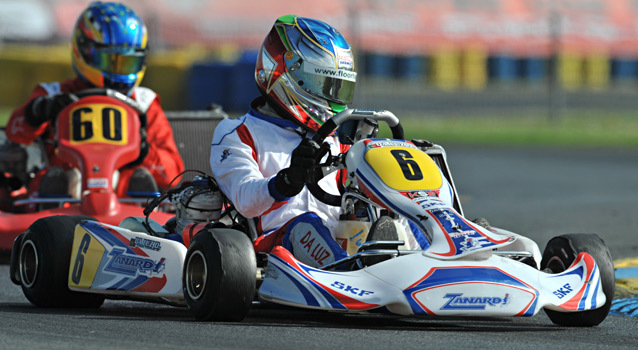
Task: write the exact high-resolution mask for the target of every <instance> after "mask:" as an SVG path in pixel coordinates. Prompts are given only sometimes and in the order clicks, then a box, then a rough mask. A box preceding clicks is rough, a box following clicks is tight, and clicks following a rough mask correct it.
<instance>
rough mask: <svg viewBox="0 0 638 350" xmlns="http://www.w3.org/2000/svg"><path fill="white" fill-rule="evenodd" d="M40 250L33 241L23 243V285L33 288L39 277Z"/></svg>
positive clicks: (21, 252) (21, 256)
mask: <svg viewBox="0 0 638 350" xmlns="http://www.w3.org/2000/svg"><path fill="white" fill-rule="evenodd" d="M38 263H39V261H38V249H37V248H36V246H35V243H33V241H32V240H28V241H26V242H24V243H22V248H21V249H20V279H21V280H22V285H24V286H25V287H27V288H31V286H33V284H34V283H35V280H36V278H37V277H38Z"/></svg>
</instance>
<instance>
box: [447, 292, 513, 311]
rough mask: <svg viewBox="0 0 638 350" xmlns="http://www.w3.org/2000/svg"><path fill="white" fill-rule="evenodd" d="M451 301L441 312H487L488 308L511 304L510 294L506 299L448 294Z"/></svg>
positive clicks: (506, 295)
mask: <svg viewBox="0 0 638 350" xmlns="http://www.w3.org/2000/svg"><path fill="white" fill-rule="evenodd" d="M443 297H444V298H448V299H449V300H448V301H447V303H445V305H443V306H442V307H441V309H440V310H485V308H486V307H487V306H504V305H507V303H509V294H505V296H504V297H476V296H464V295H463V293H447V294H445V295H444V296H443Z"/></svg>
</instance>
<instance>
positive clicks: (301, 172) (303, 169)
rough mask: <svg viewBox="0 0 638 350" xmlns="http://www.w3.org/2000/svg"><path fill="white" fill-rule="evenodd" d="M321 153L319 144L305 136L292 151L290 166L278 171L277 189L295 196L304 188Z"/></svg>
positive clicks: (284, 193) (285, 194)
mask: <svg viewBox="0 0 638 350" xmlns="http://www.w3.org/2000/svg"><path fill="white" fill-rule="evenodd" d="M319 153H320V147H319V144H318V143H317V142H315V141H313V140H312V139H306V138H304V139H303V140H301V142H300V143H299V146H297V148H295V150H294V151H292V158H291V159H290V167H288V168H286V169H283V170H281V171H279V173H277V176H276V177H275V189H276V190H277V192H279V193H280V194H281V195H283V196H285V197H293V196H296V195H297V194H299V192H301V190H302V189H303V187H304V185H305V183H306V179H307V178H308V175H309V174H310V172H311V171H312V169H313V166H314V165H315V163H316V161H317V157H318V156H319Z"/></svg>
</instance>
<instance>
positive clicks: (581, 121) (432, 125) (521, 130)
mask: <svg viewBox="0 0 638 350" xmlns="http://www.w3.org/2000/svg"><path fill="white" fill-rule="evenodd" d="M401 123H402V124H403V128H404V130H405V135H406V138H407V139H412V138H421V139H427V140H430V141H432V142H435V143H440V144H449V143H458V144H476V145H530V146H535V145H545V146H568V147H581V146H587V147H620V148H638V115H631V114H629V113H618V114H608V115H603V114H601V113H595V112H581V113H570V114H565V115H563V116H561V117H560V119H558V120H549V119H548V118H547V117H540V116H534V115H528V116H517V117H493V116H490V117H483V116H473V117H431V118H430V117H427V118H423V117H414V116H405V117H403V118H401ZM381 131H382V132H381V133H380V135H381V136H388V135H389V130H388V129H387V128H381Z"/></svg>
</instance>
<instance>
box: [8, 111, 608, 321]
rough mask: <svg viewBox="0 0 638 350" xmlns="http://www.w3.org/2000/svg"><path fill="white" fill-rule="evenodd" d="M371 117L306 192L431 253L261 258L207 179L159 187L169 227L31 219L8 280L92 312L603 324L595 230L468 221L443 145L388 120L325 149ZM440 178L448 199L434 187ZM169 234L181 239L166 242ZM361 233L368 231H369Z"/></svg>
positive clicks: (402, 246)
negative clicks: (176, 309)
mask: <svg viewBox="0 0 638 350" xmlns="http://www.w3.org/2000/svg"><path fill="white" fill-rule="evenodd" d="M370 120H377V121H384V122H386V123H387V124H388V125H389V126H390V129H391V131H392V136H393V139H374V138H368V137H367V134H366V133H354V134H353V135H354V139H352V141H353V145H352V147H351V148H350V149H349V151H348V152H347V153H346V154H340V155H330V154H328V155H327V156H324V157H323V158H322V159H325V161H324V162H323V163H320V160H319V159H318V160H317V163H318V164H317V166H316V171H314V172H313V176H311V177H310V179H309V180H308V182H307V185H308V187H309V189H310V190H311V192H313V194H314V195H315V197H317V198H318V199H320V200H322V201H324V202H326V203H327V204H330V205H340V206H341V207H342V211H343V212H344V215H343V216H344V218H352V215H354V216H355V217H356V216H357V215H358V216H359V217H358V218H357V219H355V220H357V221H364V222H365V221H367V222H374V221H375V220H379V214H380V213H383V216H384V217H390V218H394V219H393V220H399V219H401V218H407V219H408V220H410V221H411V222H413V223H414V224H416V225H417V226H418V228H419V229H420V230H421V231H422V232H424V233H425V234H426V235H427V238H428V241H429V246H428V247H427V248H426V249H409V247H406V243H405V241H404V240H385V241H378V240H377V241H375V240H368V239H364V240H363V242H362V243H360V244H358V245H357V250H356V252H355V253H354V254H351V255H349V256H347V257H346V258H344V259H341V260H338V261H335V262H332V263H329V264H327V265H324V266H321V267H319V268H315V267H311V266H308V265H305V264H303V263H301V262H300V261H298V260H297V259H296V258H295V257H294V256H293V255H292V254H291V253H290V252H289V251H288V250H286V249H285V248H283V247H280V246H278V247H275V248H274V249H273V250H272V251H271V252H270V253H269V254H267V255H266V256H263V255H261V254H258V255H257V256H256V255H255V252H254V250H253V246H252V244H251V239H254V238H255V233H256V230H255V227H254V224H252V223H253V221H252V220H251V219H245V218H242V217H240V216H239V215H237V213H236V212H234V209H233V208H232V204H231V203H227V202H226V203H225V201H226V200H225V199H223V196H222V195H221V194H220V193H219V190H218V188H217V186H216V184H215V182H214V180H213V179H210V178H205V177H203V178H198V179H197V180H196V181H193V183H190V184H184V185H182V187H180V188H179V189H175V190H174V191H168V192H167V194H166V196H167V197H168V198H169V199H170V200H171V201H172V202H174V203H175V205H176V207H177V216H176V218H175V219H174V220H171V221H170V222H169V223H167V224H165V225H159V224H158V223H156V222H154V221H153V220H152V219H149V218H148V217H146V218H144V217H130V218H127V219H125V220H124V221H123V222H122V223H121V224H120V225H118V226H113V225H109V224H105V223H101V222H98V221H93V220H90V219H89V220H87V219H86V218H83V217H77V216H73V217H50V218H43V219H41V220H39V221H38V222H36V223H34V224H33V225H32V226H31V227H30V228H29V230H27V232H26V233H25V234H24V235H22V236H21V237H20V238H19V240H20V241H21V244H20V246H19V247H18V248H17V249H16V250H14V254H17V258H16V259H12V261H13V260H15V261H16V263H15V264H12V267H11V278H12V280H13V282H14V283H16V284H20V285H21V286H22V289H23V291H24V294H25V295H26V296H27V298H28V299H29V300H30V301H31V302H32V303H33V304H35V305H39V306H75V307H98V306H99V305H101V303H102V301H103V300H104V298H105V297H106V298H127V299H133V300H147V301H156V302H164V303H169V304H173V305H187V306H188V307H189V308H190V310H191V311H192V312H193V314H194V316H195V317H196V318H197V319H198V320H232V321H238V320H241V319H243V318H244V317H245V316H246V315H247V313H248V312H249V310H250V308H251V306H252V305H253V303H254V302H255V301H254V298H255V292H256V296H257V298H258V300H259V301H260V302H262V303H275V304H282V305H287V306H293V307H300V308H309V309H320V310H328V311H339V312H375V311H381V312H386V313H387V312H389V313H393V314H399V315H442V316H533V315H535V314H536V313H538V312H539V311H540V310H541V309H544V310H545V312H546V313H547V314H548V316H549V317H550V319H551V320H552V321H553V322H554V323H556V324H559V325H564V326H594V325H597V324H599V323H600V322H602V321H603V320H604V319H605V317H606V316H607V314H608V312H609V309H610V306H611V301H612V298H613V293H614V269H613V264H612V260H611V256H610V254H609V251H608V249H607V248H606V246H605V244H604V242H603V241H602V240H601V239H600V238H599V237H598V236H597V235H594V234H569V235H563V236H558V237H556V238H553V239H552V240H550V241H549V243H548V244H547V247H546V248H545V250H544V252H543V253H542V254H541V253H540V250H539V249H538V247H537V245H536V244H535V243H534V242H532V241H531V240H530V239H528V238H525V237H523V236H520V235H517V234H514V233H512V232H509V231H506V230H503V229H498V228H494V227H490V226H489V225H487V224H486V223H485V222H484V221H480V220H479V221H476V222H474V221H469V220H467V219H466V218H465V217H464V216H463V215H462V209H461V205H460V203H459V202H458V196H457V194H456V190H455V189H454V184H453V181H452V177H451V174H450V172H449V168H448V166H447V161H446V154H445V151H444V150H443V148H441V147H440V146H438V145H434V144H432V143H429V142H426V141H418V140H413V141H405V140H403V130H402V127H401V125H400V123H399V120H398V119H397V118H396V116H394V114H392V113H390V112H387V111H368V110H352V109H348V110H345V111H343V112H341V113H339V114H338V115H337V116H335V117H333V118H331V119H330V120H328V121H327V122H326V123H325V124H324V125H323V126H322V127H321V129H320V130H319V131H318V132H317V134H316V135H315V136H314V139H315V140H316V141H317V142H319V143H321V142H323V140H324V139H325V138H326V137H327V136H328V135H329V134H331V133H332V132H333V131H334V130H335V129H336V128H337V127H338V126H340V125H342V126H345V125H350V127H351V128H352V122H353V121H354V122H356V121H366V122H369V121H370ZM360 124H362V123H360ZM357 128H358V127H354V128H353V129H355V130H356V129H357ZM359 138H360V139H359ZM344 167H345V169H347V172H348V177H349V180H348V181H347V182H346V184H347V185H346V190H345V193H343V194H341V195H335V194H330V193H327V192H325V191H323V190H322V189H321V188H320V187H319V186H317V180H318V179H319V178H320V177H321V176H323V174H325V173H326V172H330V171H333V170H335V169H340V168H344ZM443 177H445V178H446V180H447V181H448V182H449V183H450V185H451V188H452V190H453V192H454V193H453V194H452V198H453V200H452V201H444V200H442V199H441V198H439V196H438V195H437V193H436V191H433V190H432V188H431V184H435V183H441V182H442V181H443ZM160 198H161V197H160ZM223 203H225V204H223ZM152 204H153V203H152ZM151 209H152V205H151V206H149V208H147V210H151ZM360 209H363V210H360ZM358 213H365V214H361V215H360V214H358ZM360 233H361V232H357V233H356V234H357V235H358V234H360ZM175 234H179V235H181V237H182V240H183V243H178V242H176V241H174V240H171V239H167V238H163V237H170V236H171V235H175ZM407 234H408V233H406V232H403V233H402V236H398V235H397V237H401V238H403V237H405V236H406V235H407ZM364 235H368V236H370V237H374V225H372V226H371V227H370V232H365V233H364ZM353 237H354V233H353ZM257 286H258V288H257Z"/></svg>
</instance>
